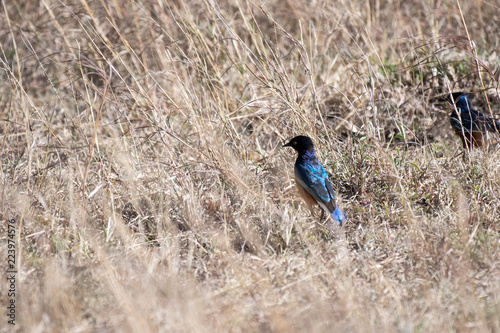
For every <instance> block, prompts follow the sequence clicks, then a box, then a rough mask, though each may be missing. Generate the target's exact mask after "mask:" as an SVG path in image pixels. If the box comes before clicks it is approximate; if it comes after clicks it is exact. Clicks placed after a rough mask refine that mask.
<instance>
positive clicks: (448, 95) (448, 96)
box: [445, 92, 465, 104]
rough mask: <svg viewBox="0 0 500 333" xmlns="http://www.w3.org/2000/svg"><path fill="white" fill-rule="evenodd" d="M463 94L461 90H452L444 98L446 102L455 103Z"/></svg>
mask: <svg viewBox="0 0 500 333" xmlns="http://www.w3.org/2000/svg"><path fill="white" fill-rule="evenodd" d="M464 95H465V93H463V92H454V93H452V94H451V96H450V94H447V95H446V98H445V100H446V101H447V102H448V103H451V104H455V103H456V102H457V101H458V100H459V99H460V97H462V96H464ZM452 98H453V100H452Z"/></svg>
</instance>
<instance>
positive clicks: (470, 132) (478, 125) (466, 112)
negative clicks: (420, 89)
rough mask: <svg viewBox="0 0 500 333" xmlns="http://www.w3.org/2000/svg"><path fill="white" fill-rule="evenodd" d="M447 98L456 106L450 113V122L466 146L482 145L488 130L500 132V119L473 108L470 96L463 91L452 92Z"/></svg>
mask: <svg viewBox="0 0 500 333" xmlns="http://www.w3.org/2000/svg"><path fill="white" fill-rule="evenodd" d="M452 98H453V100H452ZM446 100H447V101H448V102H449V103H454V104H455V106H456V109H455V108H453V110H452V112H451V114H450V124H451V126H452V127H453V130H454V131H455V133H456V134H457V135H458V136H459V137H460V139H461V140H462V144H463V147H464V148H466V149H470V148H473V147H482V146H483V145H484V143H485V141H484V138H483V134H485V133H486V132H487V131H488V132H494V133H500V121H498V120H496V119H494V118H492V117H489V116H487V115H485V114H482V113H481V112H479V111H477V110H474V109H472V108H471V105H470V101H469V98H468V97H467V95H466V94H464V93H463V92H455V93H452V94H451V96H449V95H448V96H447V97H446ZM457 111H458V112H457Z"/></svg>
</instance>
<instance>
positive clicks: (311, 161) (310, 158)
mask: <svg viewBox="0 0 500 333" xmlns="http://www.w3.org/2000/svg"><path fill="white" fill-rule="evenodd" d="M283 147H292V148H293V149H295V150H296V151H297V153H299V154H298V156H297V160H296V161H295V168H294V171H295V182H296V183H297V189H298V190H299V194H300V196H301V197H302V199H304V201H305V202H306V204H307V206H308V207H309V209H312V206H314V205H316V204H318V205H320V207H321V208H322V209H323V214H324V212H325V211H327V212H328V213H329V214H331V216H332V218H333V219H334V220H335V221H336V222H337V223H338V224H339V225H342V223H343V222H344V221H345V217H344V214H342V212H341V211H340V209H339V207H337V203H336V202H335V194H334V193H333V188H332V183H330V180H329V179H328V174H327V173H326V171H325V169H324V168H323V166H322V165H321V163H320V162H319V160H318V159H317V158H316V155H315V150H314V144H313V142H312V140H311V138H309V137H307V136H302V135H299V136H296V137H295V138H293V139H292V140H291V141H290V142H289V143H287V144H286V145H284V146H283ZM322 216H323V215H322Z"/></svg>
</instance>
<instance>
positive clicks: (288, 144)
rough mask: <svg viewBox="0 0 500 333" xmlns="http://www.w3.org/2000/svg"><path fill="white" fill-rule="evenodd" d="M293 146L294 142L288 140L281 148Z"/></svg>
mask: <svg viewBox="0 0 500 333" xmlns="http://www.w3.org/2000/svg"><path fill="white" fill-rule="evenodd" d="M291 146H292V144H291V143H290V142H288V143H287V144H284V145H283V147H281V148H285V147H291Z"/></svg>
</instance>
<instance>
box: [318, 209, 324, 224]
mask: <svg viewBox="0 0 500 333" xmlns="http://www.w3.org/2000/svg"><path fill="white" fill-rule="evenodd" d="M323 217H325V210H324V209H321V217H320V218H319V221H320V222H321V221H323Z"/></svg>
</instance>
